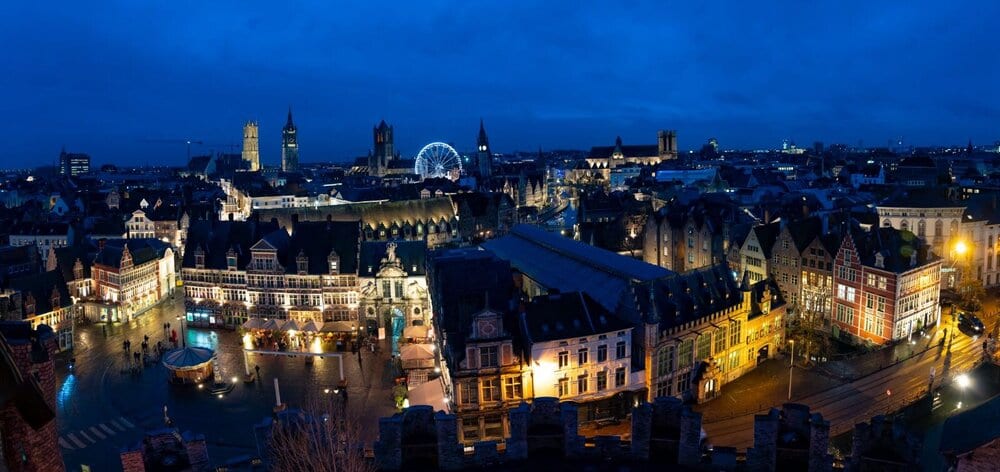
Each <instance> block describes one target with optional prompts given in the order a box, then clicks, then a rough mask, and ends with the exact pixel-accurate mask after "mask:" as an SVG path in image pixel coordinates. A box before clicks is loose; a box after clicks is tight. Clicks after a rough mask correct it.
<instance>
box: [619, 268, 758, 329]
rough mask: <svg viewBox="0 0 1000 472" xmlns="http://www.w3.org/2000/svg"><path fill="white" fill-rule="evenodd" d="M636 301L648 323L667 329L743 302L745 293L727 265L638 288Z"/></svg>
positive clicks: (674, 275)
mask: <svg viewBox="0 0 1000 472" xmlns="http://www.w3.org/2000/svg"><path fill="white" fill-rule="evenodd" d="M635 292H636V293H635V298H636V300H637V301H638V303H639V309H640V310H641V311H642V312H643V313H645V318H646V321H647V322H649V323H659V325H660V329H661V330H665V329H669V328H672V327H674V326H678V325H681V324H684V323H687V322H689V321H695V320H698V319H701V318H703V317H706V316H708V315H711V314H713V313H716V312H718V311H720V310H724V309H726V308H731V307H734V306H736V305H739V304H740V303H742V302H743V294H742V291H741V290H740V287H739V285H738V284H737V282H736V279H735V278H734V277H733V272H732V270H730V269H729V266H728V265H726V264H717V265H712V266H708V267H704V268H701V269H696V270H692V271H688V272H685V273H683V274H676V273H675V274H673V275H672V276H670V277H666V278H664V279H661V280H658V281H656V282H655V283H651V284H642V285H637V286H636V290H635Z"/></svg>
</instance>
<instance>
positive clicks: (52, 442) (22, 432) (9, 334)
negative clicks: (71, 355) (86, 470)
mask: <svg viewBox="0 0 1000 472" xmlns="http://www.w3.org/2000/svg"><path fill="white" fill-rule="evenodd" d="M57 349H58V345H57V342H56V336H55V334H54V333H53V332H52V329H51V328H49V327H48V326H46V325H41V326H39V327H38V328H36V329H32V328H31V325H29V324H28V323H24V322H12V321H3V322H0V470H5V471H7V470H9V471H11V472H36V471H37V472H58V471H62V470H65V466H64V465H63V462H62V455H61V454H60V450H59V432H58V428H57V427H56V419H55V396H56V377H55V370H54V368H53V365H52V356H53V355H55V353H56V351H57Z"/></svg>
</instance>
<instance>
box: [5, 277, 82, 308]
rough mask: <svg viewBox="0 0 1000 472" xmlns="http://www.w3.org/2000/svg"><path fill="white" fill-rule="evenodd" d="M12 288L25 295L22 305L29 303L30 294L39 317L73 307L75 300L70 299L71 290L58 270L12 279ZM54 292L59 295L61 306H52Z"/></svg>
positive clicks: (22, 298)
mask: <svg viewBox="0 0 1000 472" xmlns="http://www.w3.org/2000/svg"><path fill="white" fill-rule="evenodd" d="M10 288H12V289H14V290H18V291H20V292H21V293H22V294H23V296H22V297H21V301H22V303H26V302H27V300H28V294H29V293H30V294H31V296H32V297H34V299H35V313H36V314H39V315H41V314H44V313H48V312H51V311H55V310H57V309H59V308H68V307H70V306H72V305H73V299H72V298H70V295H69V289H68V288H67V287H66V280H65V279H63V275H62V272H61V271H58V270H53V271H49V272H42V273H40V274H33V275H29V276H25V277H18V278H16V279H12V280H11V281H10ZM53 290H55V291H56V292H58V293H59V306H52V291H53Z"/></svg>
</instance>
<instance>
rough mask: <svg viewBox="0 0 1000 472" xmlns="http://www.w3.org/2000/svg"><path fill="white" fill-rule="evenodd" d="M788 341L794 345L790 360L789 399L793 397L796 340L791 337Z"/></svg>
mask: <svg viewBox="0 0 1000 472" xmlns="http://www.w3.org/2000/svg"><path fill="white" fill-rule="evenodd" d="M788 343H789V344H791V345H792V355H791V358H789V360H788V399H789V400H791V399H792V368H793V367H795V340H794V339H789V340H788Z"/></svg>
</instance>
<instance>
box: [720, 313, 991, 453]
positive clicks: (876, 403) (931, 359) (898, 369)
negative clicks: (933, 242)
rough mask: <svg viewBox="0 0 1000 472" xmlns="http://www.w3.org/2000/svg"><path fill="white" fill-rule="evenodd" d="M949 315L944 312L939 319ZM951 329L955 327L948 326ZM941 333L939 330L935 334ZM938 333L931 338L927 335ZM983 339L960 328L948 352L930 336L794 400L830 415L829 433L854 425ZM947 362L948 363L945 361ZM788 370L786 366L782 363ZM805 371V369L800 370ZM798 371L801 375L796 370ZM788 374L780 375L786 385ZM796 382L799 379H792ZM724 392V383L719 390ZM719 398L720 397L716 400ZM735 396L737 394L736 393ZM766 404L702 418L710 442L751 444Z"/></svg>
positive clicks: (951, 368)
mask: <svg viewBox="0 0 1000 472" xmlns="http://www.w3.org/2000/svg"><path fill="white" fill-rule="evenodd" d="M946 320H950V316H947V315H945V316H944V317H943V318H942V324H944V323H945V321H946ZM948 331H949V333H955V330H954V329H949V330H948ZM937 335H938V336H940V335H941V334H937ZM949 336H951V334H949ZM937 339H940V338H934V339H932V340H931V341H934V340H937ZM981 342H982V341H981V340H975V341H974V340H973V339H972V338H970V337H969V336H966V335H964V334H961V333H958V334H957V336H955V337H954V338H953V339H952V340H951V346H950V347H951V355H950V361H948V362H946V360H947V359H948V357H949V355H948V346H947V345H946V346H945V347H938V346H937V343H935V342H931V344H930V346H931V347H930V348H929V349H927V350H926V351H924V352H922V353H915V354H914V356H913V357H912V358H910V359H907V360H904V361H902V362H899V363H896V364H893V365H891V366H889V367H887V368H885V369H882V370H879V371H877V372H875V373H872V374H870V375H867V376H864V377H861V378H857V379H856V380H854V381H852V382H849V383H839V382H838V383H839V384H836V385H833V386H832V387H831V388H826V389H823V390H822V391H819V392H814V393H806V394H805V396H802V397H798V396H793V397H792V401H793V402H794V403H801V404H805V405H808V406H809V407H810V408H811V409H812V411H813V412H819V413H821V414H822V415H823V418H824V419H826V420H828V421H830V425H831V434H833V435H835V434H839V433H842V432H845V431H847V430H849V429H850V428H852V427H853V426H854V424H856V423H860V422H864V421H868V420H869V419H870V418H871V417H872V416H874V415H877V414H882V413H886V412H887V411H892V410H895V409H897V408H899V407H900V406H902V405H904V404H907V403H909V402H911V401H912V400H914V399H915V397H916V396H918V395H919V394H920V393H922V392H926V390H927V387H928V384H929V382H930V372H931V368H932V367H933V368H934V369H935V372H936V375H935V381H934V385H935V386H938V385H940V383H941V382H942V381H943V380H945V379H950V378H951V377H953V376H954V375H955V374H956V373H958V372H964V371H968V370H969V369H971V368H972V367H973V366H974V365H975V363H976V362H977V361H978V360H979V359H981V358H982V347H981ZM946 363H948V364H950V365H947V366H946ZM785 371H787V369H785ZM803 374H804V372H803ZM796 375H800V373H799V372H797V373H796ZM787 379H788V377H787V374H786V375H785V377H784V378H783V380H784V382H785V384H784V385H787ZM796 385H798V383H796ZM722 393H723V394H724V395H725V394H726V393H727V392H726V390H725V389H723V392H722ZM782 400H784V399H783V398H776V399H774V400H773V401H772V402H771V404H772V405H773V406H779V405H780V404H781V403H783V402H782ZM717 401H718V400H717ZM736 402H739V399H738V398H737V399H736ZM764 412H766V409H764V410H761V411H756V412H750V411H747V412H746V413H745V414H740V415H737V416H733V417H729V418H719V419H716V420H714V421H713V420H712V419H710V418H706V422H705V424H704V428H705V431H706V433H707V434H708V436H709V438H710V440H711V442H712V443H713V444H719V445H725V446H733V447H737V448H745V447H750V446H752V445H753V417H754V415H755V414H761V413H764Z"/></svg>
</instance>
